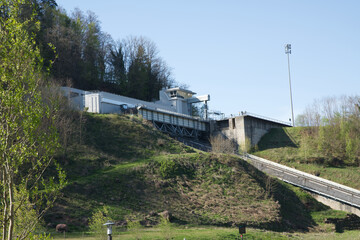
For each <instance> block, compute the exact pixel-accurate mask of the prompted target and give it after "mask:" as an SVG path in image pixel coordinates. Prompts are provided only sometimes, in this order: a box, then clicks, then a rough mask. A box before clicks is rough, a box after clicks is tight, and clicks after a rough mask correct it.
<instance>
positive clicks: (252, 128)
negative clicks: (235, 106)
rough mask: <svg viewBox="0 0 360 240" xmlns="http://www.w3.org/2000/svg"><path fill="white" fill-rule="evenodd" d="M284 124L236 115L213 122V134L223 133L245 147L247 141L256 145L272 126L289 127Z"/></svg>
mask: <svg viewBox="0 0 360 240" xmlns="http://www.w3.org/2000/svg"><path fill="white" fill-rule="evenodd" d="M288 126H289V125H285V124H282V123H280V122H275V121H271V120H267V119H262V118H259V117H254V116H251V115H242V116H236V117H232V118H229V119H225V120H220V121H216V122H213V123H212V128H211V129H212V132H211V133H212V134H217V133H221V134H222V135H224V136H226V137H227V138H228V139H231V140H234V141H235V142H236V143H237V144H238V145H239V146H241V147H242V148H243V149H244V147H245V146H246V141H250V143H251V146H255V145H256V144H257V143H258V142H259V141H260V139H261V137H262V136H264V134H266V133H267V132H268V131H269V130H270V129H272V128H279V127H288Z"/></svg>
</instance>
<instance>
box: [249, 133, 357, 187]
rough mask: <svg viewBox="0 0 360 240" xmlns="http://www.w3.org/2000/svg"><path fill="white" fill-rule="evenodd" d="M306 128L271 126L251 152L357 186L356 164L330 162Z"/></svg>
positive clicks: (335, 180) (332, 179) (341, 182)
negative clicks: (256, 147)
mask: <svg viewBox="0 0 360 240" xmlns="http://www.w3.org/2000/svg"><path fill="white" fill-rule="evenodd" d="M308 131H309V128H308V127H295V128H278V129H272V130H270V132H269V133H267V134H266V135H264V137H263V138H262V139H261V140H260V142H259V144H258V148H259V151H256V152H254V153H253V154H255V155H257V156H260V157H263V158H266V159H269V160H272V161H275V162H278V163H281V164H284V165H287V166H290V167H294V168H296V169H299V170H301V171H304V172H308V173H310V174H314V175H316V176H320V177H323V178H326V179H328V180H331V181H334V182H338V183H340V184H344V185H346V186H349V187H353V188H356V189H360V184H359V183H360V169H359V167H357V166H352V165H350V166H348V165H345V164H342V165H335V166H334V165H333V164H329V163H331V162H328V161H325V159H324V157H323V155H322V153H321V151H319V150H318V148H317V144H316V138H310V137H308Z"/></svg>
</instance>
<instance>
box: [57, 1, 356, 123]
mask: <svg viewBox="0 0 360 240" xmlns="http://www.w3.org/2000/svg"><path fill="white" fill-rule="evenodd" d="M57 3H58V5H59V6H60V7H62V8H64V9H65V10H66V12H67V13H68V14H71V12H72V11H73V10H74V9H75V8H79V9H80V10H82V11H84V12H87V11H92V12H94V13H95V14H96V15H97V16H98V19H99V20H100V22H101V26H102V30H103V31H104V32H107V33H109V34H110V35H111V36H112V38H113V39H114V40H121V39H124V38H126V37H128V36H144V37H147V38H149V39H150V40H152V41H153V42H154V43H155V44H156V46H157V48H158V50H159V55H160V56H161V58H162V59H163V60H164V61H165V62H166V63H167V64H168V65H169V67H171V68H172V73H173V77H174V78H175V80H176V81H177V82H180V83H183V84H187V85H188V86H189V89H190V90H192V91H193V92H196V93H197V94H198V95H204V94H210V98H211V100H210V102H209V108H210V110H217V111H221V112H223V113H225V115H226V116H230V115H231V114H233V115H237V114H239V112H240V111H247V112H251V113H255V114H258V115H261V116H266V117H270V118H274V119H278V120H282V121H287V122H288V121H289V118H291V105H290V92H289V73H288V59H287V55H286V54H285V50H284V45H285V44H291V46H292V53H291V54H290V75H291V84H292V95H293V106H294V115H295V117H296V115H298V114H301V113H303V111H304V110H305V108H306V107H307V106H308V105H311V104H312V103H313V102H314V100H315V99H322V98H324V97H333V96H342V95H348V96H353V95H358V94H359V90H360V49H359V43H360V15H359V11H360V1H358V0H336V1H335V0H316V1H314V0H301V1H300V0H298V1H295V0H271V1H268V0H246V1H245V0H126V1H125V0H103V1H94V0H57Z"/></svg>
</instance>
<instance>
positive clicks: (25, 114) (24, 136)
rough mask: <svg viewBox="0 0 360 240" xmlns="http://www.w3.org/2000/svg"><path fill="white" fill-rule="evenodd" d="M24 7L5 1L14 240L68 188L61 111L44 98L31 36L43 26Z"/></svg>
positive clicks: (5, 101)
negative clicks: (57, 158) (59, 160)
mask: <svg viewBox="0 0 360 240" xmlns="http://www.w3.org/2000/svg"><path fill="white" fill-rule="evenodd" d="M24 3H25V1H21V0H16V1H1V3H0V9H1V11H2V15H6V16H5V17H2V18H1V19H0V77H1V84H0V103H1V104H0V119H1V120H0V122H1V124H0V155H1V157H0V174H1V176H0V178H1V184H0V188H1V191H2V199H1V205H0V209H1V211H2V219H1V232H2V239H12V238H13V237H14V236H13V234H14V231H16V233H17V234H18V235H17V238H18V239H25V238H27V236H28V235H29V233H30V232H31V231H32V230H33V229H34V228H35V226H36V224H37V223H38V220H39V219H40V218H41V217H42V216H43V214H44V212H45V211H46V210H47V209H48V208H49V207H50V206H51V204H52V202H53V201H54V200H55V199H56V197H57V195H58V193H59V190H60V189H61V188H62V187H63V186H64V185H65V174H64V172H63V171H62V170H61V169H60V167H59V166H58V165H56V164H54V163H53V161H52V157H51V156H52V155H53V154H54V151H55V149H56V147H57V146H58V143H57V138H58V136H57V133H56V129H55V128H54V113H55V112H56V108H53V107H52V106H50V105H51V104H52V103H51V102H49V103H47V102H45V101H44V99H43V98H42V94H41V91H40V87H41V86H42V85H43V81H42V79H43V77H42V63H43V59H42V58H41V56H40V52H39V49H38V48H37V47H36V43H35V39H34V35H29V33H28V30H29V28H30V27H31V26H35V27H36V29H38V27H39V23H38V22H37V21H36V20H35V15H32V16H31V17H30V18H29V19H23V17H24V16H23V15H21V14H22V13H23V12H24V10H23V9H22V7H23V6H24V5H23V4H24ZM26 3H27V2H26ZM36 29H34V30H33V31H36ZM51 165H52V166H53V168H54V169H55V168H57V170H56V171H55V172H54V173H53V175H52V176H48V175H46V172H45V171H46V170H47V168H48V167H49V166H51ZM31 208H33V209H34V211H32V210H30V209H31ZM27 209H28V210H29V211H28V212H27ZM25 212H27V213H26V214H24V213H25ZM23 214H24V215H23ZM20 215H23V216H21V217H19V216H20ZM24 219H25V220H24ZM30 219H31V221H30V222H28V223H27V224H24V221H27V220H30Z"/></svg>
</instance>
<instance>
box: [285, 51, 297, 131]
mask: <svg viewBox="0 0 360 240" xmlns="http://www.w3.org/2000/svg"><path fill="white" fill-rule="evenodd" d="M285 54H287V58H288V70H289V86H290V102H291V116H292V118H291V120H292V126H293V127H294V126H295V123H294V109H293V100H292V91H291V77H290V57H289V54H291V44H286V45H285Z"/></svg>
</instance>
